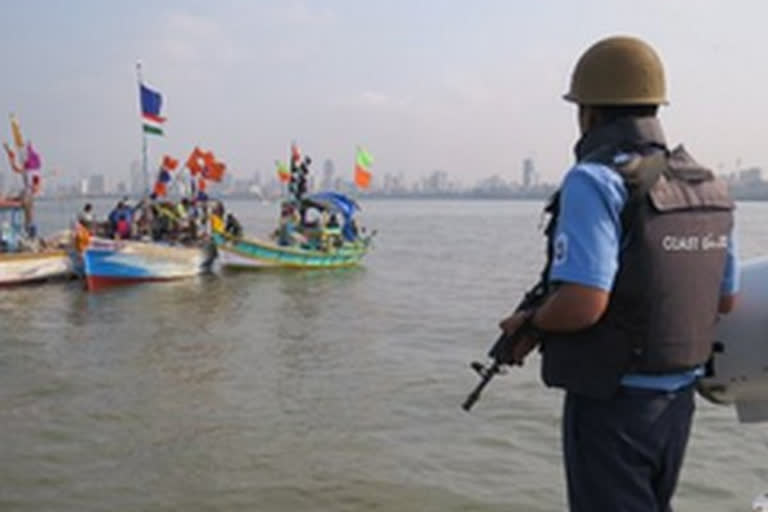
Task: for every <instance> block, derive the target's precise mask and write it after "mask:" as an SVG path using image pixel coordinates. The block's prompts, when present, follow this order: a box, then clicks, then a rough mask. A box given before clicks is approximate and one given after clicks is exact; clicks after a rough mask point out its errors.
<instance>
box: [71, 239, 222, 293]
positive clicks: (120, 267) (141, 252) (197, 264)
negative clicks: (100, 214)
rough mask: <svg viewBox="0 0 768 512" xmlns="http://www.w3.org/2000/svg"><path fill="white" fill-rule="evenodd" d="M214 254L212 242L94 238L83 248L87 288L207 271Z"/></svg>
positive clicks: (168, 278)
mask: <svg viewBox="0 0 768 512" xmlns="http://www.w3.org/2000/svg"><path fill="white" fill-rule="evenodd" d="M215 254H216V251H215V247H214V246H213V244H211V243H206V244H201V245H193V246H186V245H172V244H168V243H160V242H144V241H135V240H110V239H106V238H97V237H93V238H91V240H90V243H89V244H88V246H87V247H86V248H85V250H84V251H83V266H84V273H85V282H86V287H87V288H88V289H89V290H99V289H103V288H107V287H112V286H119V285H125V284H135V283H141V282H149V281H170V280H176V279H183V278H186V277H192V276H197V275H199V274H202V273H204V272H208V271H209V270H210V267H211V264H212V263H213V259H214V258H215Z"/></svg>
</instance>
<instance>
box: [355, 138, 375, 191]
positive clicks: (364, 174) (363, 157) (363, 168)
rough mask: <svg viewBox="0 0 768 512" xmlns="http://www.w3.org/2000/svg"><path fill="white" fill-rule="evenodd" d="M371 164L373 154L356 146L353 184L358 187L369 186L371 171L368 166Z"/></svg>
mask: <svg viewBox="0 0 768 512" xmlns="http://www.w3.org/2000/svg"><path fill="white" fill-rule="evenodd" d="M371 165H373V156H372V155H371V154H370V153H369V152H368V151H366V150H365V149H363V148H361V147H359V146H358V148H357V156H356V157H355V184H356V185H357V186H358V187H359V188H368V187H370V186H371V178H372V175H371V172H370V170H369V168H370V167H371Z"/></svg>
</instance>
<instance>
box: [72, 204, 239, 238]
mask: <svg viewBox="0 0 768 512" xmlns="http://www.w3.org/2000/svg"><path fill="white" fill-rule="evenodd" d="M77 222H78V224H79V225H80V226H81V227H82V228H85V230H87V231H88V233H89V234H90V235H93V236H98V237H102V238H109V239H117V240H143V241H153V242H172V243H180V244H194V243H196V242H199V241H201V240H206V239H208V238H209V235H210V229H209V228H210V226H213V227H214V228H216V229H221V230H222V231H224V232H226V233H229V234H231V235H233V236H241V235H242V227H241V225H240V222H239V221H238V220H237V218H236V217H235V216H234V214H232V213H228V214H226V215H225V213H224V205H223V204H222V203H221V202H220V201H208V200H205V201H197V200H190V199H189V198H186V197H182V198H181V199H180V200H178V201H171V200H166V199H163V200H160V199H158V198H157V197H154V196H150V197H149V198H148V199H142V200H139V201H138V202H136V203H135V204H131V203H130V201H129V200H128V198H127V197H124V198H123V199H121V200H120V201H118V202H117V203H116V204H115V206H114V207H113V208H112V210H110V211H109V213H108V214H106V216H104V217H99V216H97V214H96V213H95V212H94V209H93V205H92V204H91V203H86V204H85V205H84V206H83V209H82V210H81V211H80V213H79V214H78V216H77ZM219 226H221V227H220V228H219Z"/></svg>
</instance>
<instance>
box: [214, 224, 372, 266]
mask: <svg viewBox="0 0 768 512" xmlns="http://www.w3.org/2000/svg"><path fill="white" fill-rule="evenodd" d="M213 238H214V241H215V242H216V248H217V252H218V255H219V263H220V265H221V266H222V267H224V268H240V269H247V268H264V267H293V268H332V267H345V266H350V265H355V264H357V263H359V262H360V260H362V259H363V256H365V254H366V253H367V252H368V247H369V243H368V241H362V240H359V241H356V242H346V243H344V244H343V245H342V246H341V247H338V248H332V249H329V250H313V249H304V248H301V247H295V246H280V245H277V244H275V243H272V242H268V241H265V240H259V239H257V238H235V237H233V236H230V235H227V234H226V233H223V232H214V234H213Z"/></svg>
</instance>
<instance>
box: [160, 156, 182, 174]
mask: <svg viewBox="0 0 768 512" xmlns="http://www.w3.org/2000/svg"><path fill="white" fill-rule="evenodd" d="M178 165H179V161H178V160H177V159H175V158H172V157H170V156H168V155H164V156H163V164H162V167H163V169H166V170H168V171H175V170H176V167H178Z"/></svg>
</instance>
